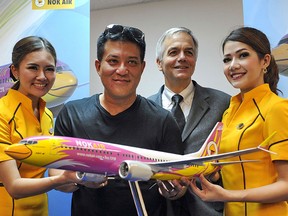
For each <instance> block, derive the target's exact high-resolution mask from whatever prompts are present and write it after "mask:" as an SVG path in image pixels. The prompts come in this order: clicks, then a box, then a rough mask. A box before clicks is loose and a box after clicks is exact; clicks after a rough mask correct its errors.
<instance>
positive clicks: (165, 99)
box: [162, 80, 195, 108]
mask: <svg viewBox="0 0 288 216" xmlns="http://www.w3.org/2000/svg"><path fill="white" fill-rule="evenodd" d="M194 91H195V87H194V85H193V82H192V80H191V82H190V84H189V85H188V86H187V87H186V88H185V89H184V90H183V91H181V92H180V93H179V94H180V95H181V96H182V97H183V102H184V103H185V104H187V105H189V104H190V105H191V104H192V100H193V95H194ZM173 95H175V93H174V92H173V91H171V90H170V89H169V88H168V87H167V86H165V87H164V90H163V93H162V105H163V107H166V108H167V107H169V106H171V105H172V97H173Z"/></svg>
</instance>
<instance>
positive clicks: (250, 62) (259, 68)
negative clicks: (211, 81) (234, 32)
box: [223, 41, 271, 93]
mask: <svg viewBox="0 0 288 216" xmlns="http://www.w3.org/2000/svg"><path fill="white" fill-rule="evenodd" d="M223 53H224V59H223V62H224V74H225V76H226V78H227V80H228V81H229V82H230V83H231V85H232V86H233V87H234V88H239V89H240V91H241V93H245V92H248V91H250V90H252V89H254V88H256V87H257V86H259V85H261V84H264V71H263V70H264V69H266V68H267V67H268V66H269V64H270V58H271V57H270V55H269V54H266V55H265V56H264V58H263V59H259V57H258V55H257V53H256V52H255V50H253V49H252V48H251V47H250V46H248V45H247V44H244V43H241V42H237V41H228V42H226V44H225V46H224V50H223Z"/></svg>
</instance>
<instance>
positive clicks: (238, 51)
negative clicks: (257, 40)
mask: <svg viewBox="0 0 288 216" xmlns="http://www.w3.org/2000/svg"><path fill="white" fill-rule="evenodd" d="M244 50H247V48H242V49H239V50H237V51H236V54H238V53H240V52H242V51H244ZM230 55H231V54H230V53H229V54H225V55H224V56H230Z"/></svg>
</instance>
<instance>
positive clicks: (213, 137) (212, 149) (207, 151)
mask: <svg viewBox="0 0 288 216" xmlns="http://www.w3.org/2000/svg"><path fill="white" fill-rule="evenodd" d="M222 128H223V123H222V122H217V123H216V124H215V126H214V128H213V130H212V131H211V132H210V134H209V136H208V137H207V139H206V140H205V142H204V144H203V145H202V147H201V148H200V149H199V151H197V152H195V153H191V154H188V155H189V156H192V157H203V156H208V155H213V154H218V151H219V144H220V140H221V135H222Z"/></svg>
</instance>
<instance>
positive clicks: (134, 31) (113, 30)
mask: <svg viewBox="0 0 288 216" xmlns="http://www.w3.org/2000/svg"><path fill="white" fill-rule="evenodd" d="M126 32H129V33H130V34H131V35H132V36H133V38H134V39H135V40H137V41H138V42H139V41H140V42H144V38H145V35H144V33H143V32H142V31H141V30H140V29H138V28H134V27H130V26H122V25H118V24H110V25H108V26H107V27H106V28H105V31H104V34H105V35H108V36H110V37H113V36H118V35H119V34H125V33H126Z"/></svg>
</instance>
